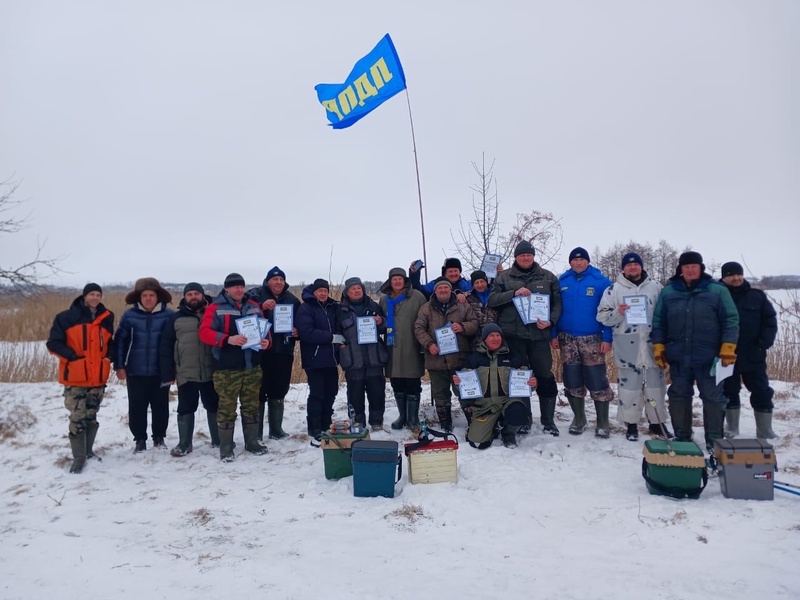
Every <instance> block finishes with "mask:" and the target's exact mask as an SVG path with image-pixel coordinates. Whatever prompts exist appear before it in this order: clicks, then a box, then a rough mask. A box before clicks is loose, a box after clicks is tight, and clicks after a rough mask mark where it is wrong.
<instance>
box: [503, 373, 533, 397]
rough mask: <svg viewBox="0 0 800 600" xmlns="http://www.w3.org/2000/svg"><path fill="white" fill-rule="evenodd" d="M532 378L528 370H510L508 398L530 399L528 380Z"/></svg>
mask: <svg viewBox="0 0 800 600" xmlns="http://www.w3.org/2000/svg"><path fill="white" fill-rule="evenodd" d="M532 376H533V371H531V370H530V369H512V370H511V373H510V374H509V376H508V397H509V398H530V395H531V386H529V385H528V380H529V379H530V378H531V377H532Z"/></svg>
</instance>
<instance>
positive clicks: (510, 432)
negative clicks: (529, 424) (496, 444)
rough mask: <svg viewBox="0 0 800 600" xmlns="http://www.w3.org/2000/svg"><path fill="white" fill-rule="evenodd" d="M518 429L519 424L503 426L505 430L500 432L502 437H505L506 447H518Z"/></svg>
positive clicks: (504, 443)
mask: <svg viewBox="0 0 800 600" xmlns="http://www.w3.org/2000/svg"><path fill="white" fill-rule="evenodd" d="M518 431H519V426H516V425H506V426H505V427H503V430H502V432H501V433H500V435H501V437H502V438H503V446H505V447H506V448H516V447H517V432H518Z"/></svg>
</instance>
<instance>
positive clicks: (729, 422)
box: [725, 408, 742, 440]
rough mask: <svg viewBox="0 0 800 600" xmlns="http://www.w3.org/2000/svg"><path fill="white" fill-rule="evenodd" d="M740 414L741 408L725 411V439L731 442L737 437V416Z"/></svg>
mask: <svg viewBox="0 0 800 600" xmlns="http://www.w3.org/2000/svg"><path fill="white" fill-rule="evenodd" d="M741 413H742V409H741V408H726V409H725V439H728V440H732V439H735V438H736V436H737V435H739V415H741Z"/></svg>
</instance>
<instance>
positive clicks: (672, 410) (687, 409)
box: [669, 400, 692, 442]
mask: <svg viewBox="0 0 800 600" xmlns="http://www.w3.org/2000/svg"><path fill="white" fill-rule="evenodd" d="M669 418H670V419H671V420H672V426H673V427H674V428H675V441H676V442H691V441H692V401H691V400H687V401H685V402H670V403H669Z"/></svg>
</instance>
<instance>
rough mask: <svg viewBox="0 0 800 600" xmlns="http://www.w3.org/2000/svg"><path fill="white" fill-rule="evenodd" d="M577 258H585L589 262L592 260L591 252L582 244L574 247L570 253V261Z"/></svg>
mask: <svg viewBox="0 0 800 600" xmlns="http://www.w3.org/2000/svg"><path fill="white" fill-rule="evenodd" d="M575 258H585V259H586V260H587V262H592V259H590V258H589V253H588V252H587V251H586V249H585V248H581V247H580V246H578V247H577V248H573V249H572V252H570V253H569V262H572V261H573V259H575Z"/></svg>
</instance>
